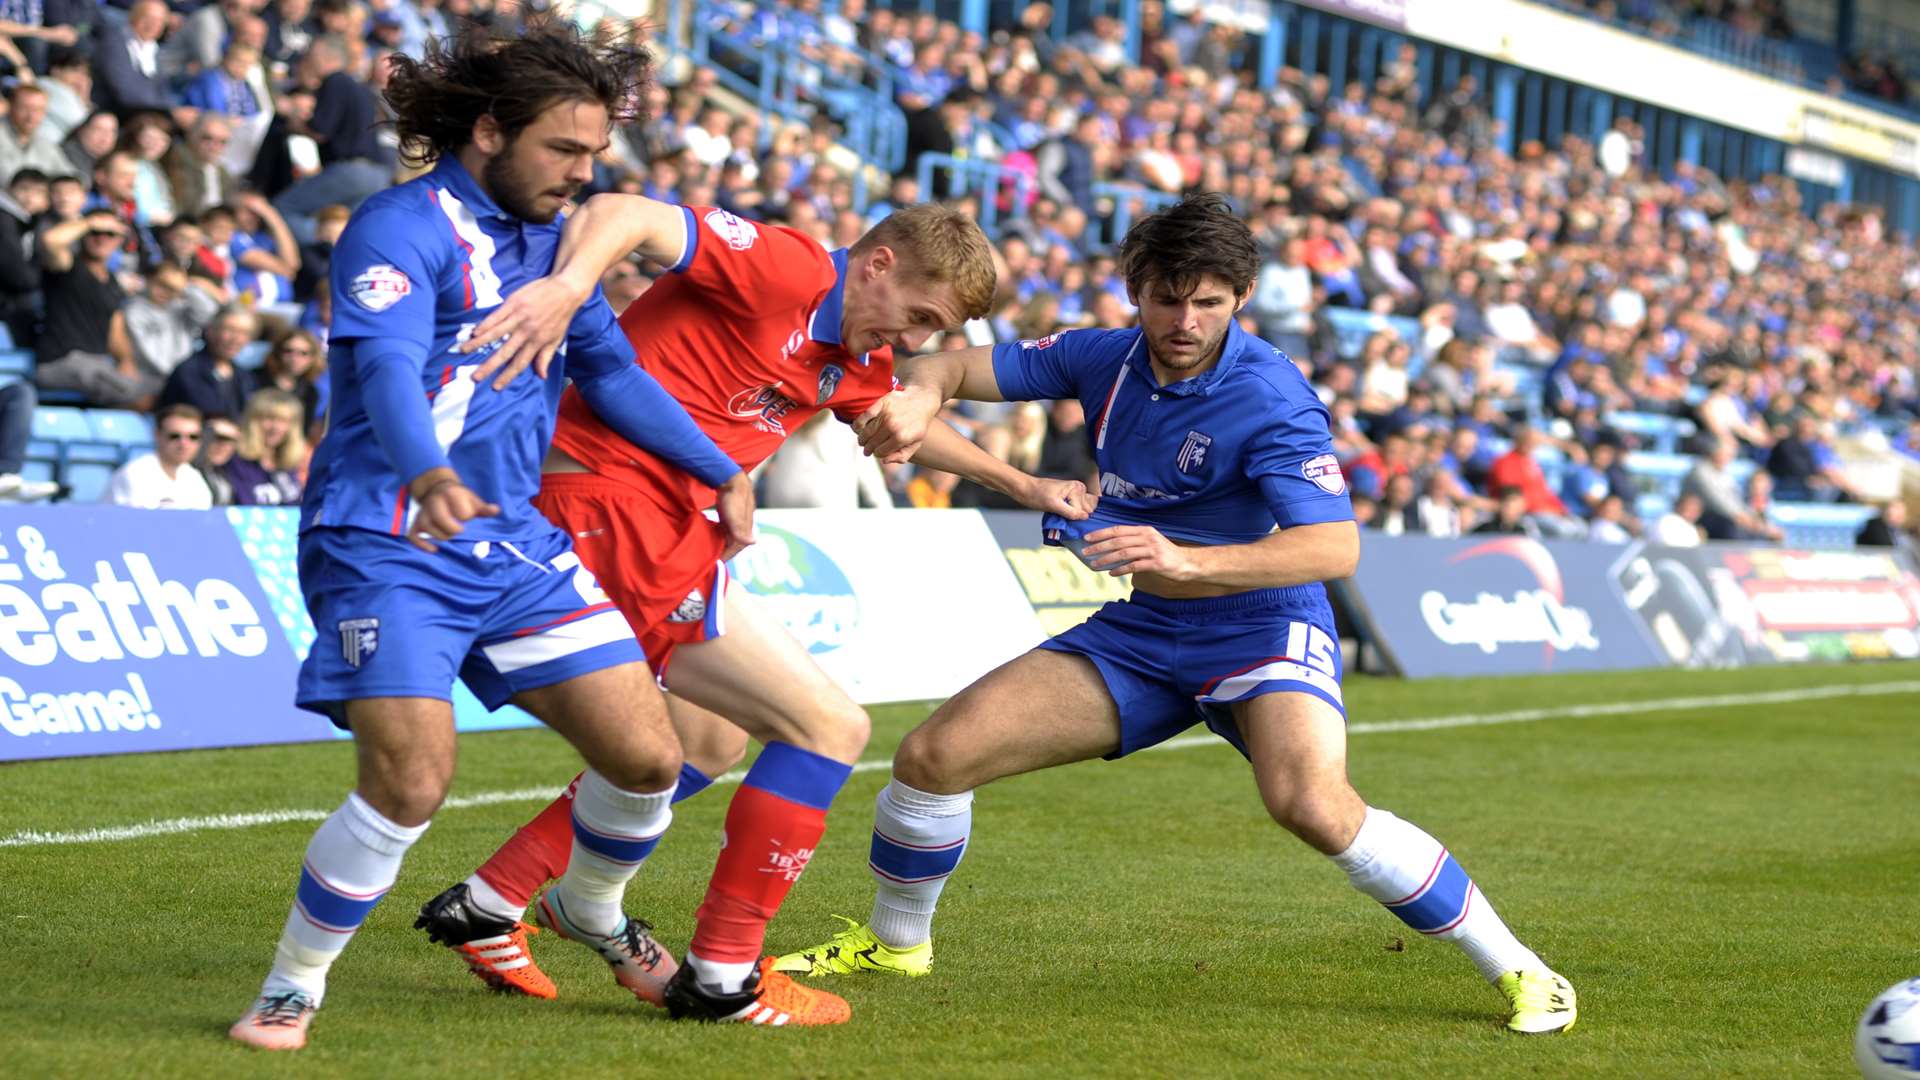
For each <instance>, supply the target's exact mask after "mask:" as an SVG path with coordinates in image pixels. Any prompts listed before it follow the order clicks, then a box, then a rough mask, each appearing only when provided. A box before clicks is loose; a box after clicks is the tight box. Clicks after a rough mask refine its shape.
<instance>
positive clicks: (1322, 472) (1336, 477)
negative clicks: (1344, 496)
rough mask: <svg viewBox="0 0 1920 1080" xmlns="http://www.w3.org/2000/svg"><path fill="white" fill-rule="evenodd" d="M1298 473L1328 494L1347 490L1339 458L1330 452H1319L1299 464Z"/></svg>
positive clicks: (1336, 493) (1345, 478)
mask: <svg viewBox="0 0 1920 1080" xmlns="http://www.w3.org/2000/svg"><path fill="white" fill-rule="evenodd" d="M1300 475H1301V476H1304V477H1306V478H1307V479H1309V480H1311V481H1313V482H1314V483H1315V484H1316V485H1318V486H1319V488H1320V490H1321V491H1324V492H1326V493H1327V494H1329V495H1338V494H1340V493H1341V492H1343V491H1345V490H1347V477H1346V474H1345V473H1343V472H1341V471H1340V459H1339V458H1337V457H1334V456H1333V455H1332V454H1321V455H1320V456H1319V457H1317V458H1313V459H1312V460H1310V461H1308V462H1307V463H1306V464H1305V465H1302V466H1300Z"/></svg>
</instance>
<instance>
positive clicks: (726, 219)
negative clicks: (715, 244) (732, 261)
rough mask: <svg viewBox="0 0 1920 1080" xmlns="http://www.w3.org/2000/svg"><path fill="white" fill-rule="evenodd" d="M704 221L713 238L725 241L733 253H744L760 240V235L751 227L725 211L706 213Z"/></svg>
mask: <svg viewBox="0 0 1920 1080" xmlns="http://www.w3.org/2000/svg"><path fill="white" fill-rule="evenodd" d="M706 221H707V228H709V229H712V230H713V233H714V235H715V236H718V237H719V238H720V239H722V240H725V241H726V242H727V246H728V247H730V248H732V249H733V250H735V251H745V250H747V249H748V248H750V247H752V246H753V242H754V241H755V240H758V239H760V234H759V233H757V232H755V231H754V229H753V226H752V225H750V224H748V223H747V222H746V221H744V220H743V219H741V218H738V217H735V216H734V215H732V214H729V213H727V212H726V211H725V210H709V211H707V218H706Z"/></svg>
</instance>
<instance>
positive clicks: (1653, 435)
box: [1607, 412, 1696, 454]
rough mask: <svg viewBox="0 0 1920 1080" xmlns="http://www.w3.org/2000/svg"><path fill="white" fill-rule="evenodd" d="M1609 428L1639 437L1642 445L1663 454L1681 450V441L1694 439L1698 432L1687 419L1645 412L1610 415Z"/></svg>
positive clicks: (1608, 418)
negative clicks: (1695, 433) (1695, 432)
mask: <svg viewBox="0 0 1920 1080" xmlns="http://www.w3.org/2000/svg"><path fill="white" fill-rule="evenodd" d="M1607 426H1609V427H1611V428H1614V429H1616V430H1619V431H1624V432H1627V433H1629V434H1631V435H1635V436H1638V437H1639V439H1640V441H1641V445H1643V446H1645V447H1646V448H1647V449H1649V450H1654V451H1657V452H1659V453H1662V454H1671V453H1673V452H1674V451H1676V450H1678V449H1680V441H1681V440H1682V439H1688V438H1692V437H1693V434H1694V431H1695V430H1696V429H1695V427H1694V424H1693V421H1691V420H1688V419H1686V418H1685V417H1681V416H1663V415H1661V414H1660V413H1645V412H1617V413H1610V414H1608V416H1607Z"/></svg>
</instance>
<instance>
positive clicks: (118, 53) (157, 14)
mask: <svg viewBox="0 0 1920 1080" xmlns="http://www.w3.org/2000/svg"><path fill="white" fill-rule="evenodd" d="M168 18H169V15H168V12H167V5H166V4H165V3H163V2H162V0H134V3H133V4H132V5H130V6H129V7H128V8H127V18H126V24H125V25H124V26H122V25H121V24H120V23H119V21H118V20H115V19H106V20H103V21H102V23H101V25H100V41H99V45H98V47H97V49H96V51H95V52H94V56H93V63H94V71H93V87H94V96H95V98H96V99H97V100H98V101H99V102H100V104H101V106H102V107H103V108H108V109H112V110H114V111H115V112H120V113H125V112H130V111H133V110H136V109H159V110H162V111H165V110H168V109H171V108H172V107H173V105H174V101H173V94H172V93H170V92H169V91H168V90H167V82H166V77H165V75H164V74H163V73H162V72H161V70H160V37H161V35H163V34H165V33H166V32H167V20H168Z"/></svg>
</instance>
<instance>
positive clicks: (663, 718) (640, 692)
mask: <svg viewBox="0 0 1920 1080" xmlns="http://www.w3.org/2000/svg"><path fill="white" fill-rule="evenodd" d="M513 703H514V704H515V705H518V706H520V707H521V708H523V709H525V710H527V711H528V712H530V713H532V714H533V715H534V716H536V717H539V718H540V720H541V722H542V723H544V724H546V725H547V726H548V727H550V728H552V729H553V730H555V731H557V732H559V733H560V735H561V736H562V737H564V738H565V739H566V740H567V741H568V742H570V743H572V744H573V747H574V749H576V750H578V751H580V756H581V757H583V758H585V759H586V761H587V764H588V765H590V766H592V767H593V768H594V769H595V770H597V771H598V772H599V773H600V774H601V775H602V776H605V777H606V778H607V779H608V780H610V781H612V782H613V784H614V785H615V786H616V787H621V788H625V789H627V790H629V791H661V790H664V789H665V788H667V787H670V786H672V785H673V783H674V782H675V781H676V780H677V779H678V777H679V774H680V740H679V738H678V737H677V736H675V735H674V733H673V725H672V724H670V723H669V722H668V721H667V706H666V702H665V700H664V699H663V697H662V696H661V693H660V688H659V687H658V686H656V685H654V681H653V674H652V673H651V672H650V671H648V670H647V666H646V665H645V664H643V663H624V664H616V665H613V666H611V667H603V668H599V669H597V670H594V671H588V672H584V673H582V674H579V675H575V676H573V677H572V678H569V679H565V680H563V681H560V682H556V683H551V684H549V685H547V686H541V687H535V688H531V689H527V690H521V691H520V692H518V693H516V694H515V695H514V696H513Z"/></svg>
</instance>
